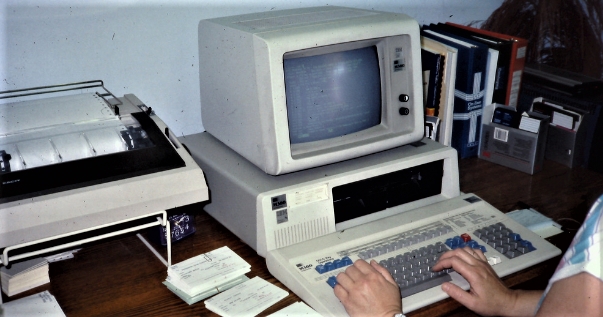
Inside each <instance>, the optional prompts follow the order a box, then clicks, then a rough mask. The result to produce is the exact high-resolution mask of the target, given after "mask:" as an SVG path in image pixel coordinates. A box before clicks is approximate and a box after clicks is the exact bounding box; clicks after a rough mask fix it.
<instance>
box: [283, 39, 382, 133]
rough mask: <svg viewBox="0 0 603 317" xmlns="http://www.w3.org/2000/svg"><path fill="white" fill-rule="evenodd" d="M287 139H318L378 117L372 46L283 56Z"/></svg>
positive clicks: (359, 127) (378, 95)
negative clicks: (305, 55) (287, 122)
mask: <svg viewBox="0 0 603 317" xmlns="http://www.w3.org/2000/svg"><path fill="white" fill-rule="evenodd" d="M283 63H284V75H285V94H286V100H287V117H288V121H289V137H290V141H291V144H298V143H305V142H313V141H321V140H326V139H331V138H335V137H340V136H343V135H347V134H350V133H354V132H358V131H362V130H365V129H368V128H371V127H373V126H376V125H379V124H380V123H381V78H380V69H379V60H378V54H377V48H376V47H375V46H370V47H365V48H359V49H354V50H349V51H341V52H334V53H328V54H322V55H315V56H307V57H298V58H289V59H288V58H286V57H285V59H284V61H283Z"/></svg>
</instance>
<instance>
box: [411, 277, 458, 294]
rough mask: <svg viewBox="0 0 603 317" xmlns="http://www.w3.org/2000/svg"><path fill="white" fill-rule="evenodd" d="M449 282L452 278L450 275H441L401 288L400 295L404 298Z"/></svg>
mask: <svg viewBox="0 0 603 317" xmlns="http://www.w3.org/2000/svg"><path fill="white" fill-rule="evenodd" d="M451 280H452V278H451V277H450V274H442V275H439V276H436V277H434V278H431V279H429V280H426V281H421V282H418V283H416V284H412V285H409V286H406V287H404V288H401V289H400V294H401V296H402V297H403V298H404V297H407V296H410V295H413V294H416V293H418V292H421V291H424V290H426V289H429V288H432V287H434V286H438V285H440V284H442V283H444V282H448V281H451Z"/></svg>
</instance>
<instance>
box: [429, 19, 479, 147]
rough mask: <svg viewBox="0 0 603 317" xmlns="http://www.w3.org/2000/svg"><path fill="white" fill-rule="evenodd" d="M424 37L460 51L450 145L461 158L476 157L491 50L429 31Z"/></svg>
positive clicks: (477, 44)
mask: <svg viewBox="0 0 603 317" xmlns="http://www.w3.org/2000/svg"><path fill="white" fill-rule="evenodd" d="M421 34H422V35H423V36H426V37H429V38H431V39H434V40H436V41H439V42H441V43H444V44H446V45H450V46H452V47H455V48H456V49H457V50H458V55H457V68H456V79H455V83H454V86H455V88H454V114H453V123H452V142H451V143H452V147H453V148H455V149H456V150H457V151H458V153H459V155H460V157H461V158H467V157H474V156H477V152H478V145H479V135H480V130H481V117H482V108H483V105H484V89H485V77H486V76H485V72H486V65H487V58H488V47H487V46H486V45H483V44H481V43H478V42H475V41H470V40H465V39H461V38H460V37H455V36H449V35H444V34H441V33H439V32H436V31H433V30H429V29H422V30H421Z"/></svg>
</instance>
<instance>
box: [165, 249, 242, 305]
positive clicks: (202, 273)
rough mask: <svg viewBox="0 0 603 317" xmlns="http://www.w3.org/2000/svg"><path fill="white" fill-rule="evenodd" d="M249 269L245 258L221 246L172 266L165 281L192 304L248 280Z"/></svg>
mask: <svg viewBox="0 0 603 317" xmlns="http://www.w3.org/2000/svg"><path fill="white" fill-rule="evenodd" d="M250 270H251V266H250V265H249V264H248V263H247V262H245V260H243V259H242V258H241V257H240V256H238V255H237V254H236V253H234V252H233V251H232V250H231V249H229V248H228V247H222V248H219V249H216V250H214V251H211V252H208V253H205V254H201V255H198V256H195V257H192V258H190V259H188V260H185V261H182V262H180V263H177V264H174V265H172V266H170V267H169V268H168V276H167V278H166V280H165V281H164V282H163V284H164V285H166V286H167V288H168V289H170V290H171V291H172V292H174V293H175V294H176V295H178V297H180V298H182V300H184V301H185V302H187V303H188V304H189V305H191V304H193V303H196V302H198V301H200V300H202V299H205V298H207V297H209V296H212V295H214V294H216V293H218V292H221V291H224V290H226V289H229V288H231V287H233V286H235V285H237V284H240V283H242V282H244V281H246V280H248V278H247V277H246V276H245V273H247V272H249V271H250Z"/></svg>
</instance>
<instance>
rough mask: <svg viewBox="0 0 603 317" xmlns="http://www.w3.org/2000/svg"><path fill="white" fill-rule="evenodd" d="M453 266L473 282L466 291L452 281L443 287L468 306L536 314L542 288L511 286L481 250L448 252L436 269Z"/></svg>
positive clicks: (503, 313) (494, 313)
mask: <svg viewBox="0 0 603 317" xmlns="http://www.w3.org/2000/svg"><path fill="white" fill-rule="evenodd" d="M444 268H453V269H454V270H455V271H456V272H458V273H459V274H461V275H462V276H463V277H464V278H465V279H466V280H467V282H469V285H470V288H469V291H465V290H463V289H461V288H460V287H458V286H456V285H454V284H453V283H450V282H445V283H443V284H442V290H443V291H444V292H446V293H447V294H448V295H449V296H450V297H452V298H454V299H455V300H457V301H458V302H459V303H461V304H463V305H464V306H466V307H467V308H469V309H471V310H473V311H475V312H476V313H478V314H480V315H484V316H533V315H534V312H535V310H536V306H537V305H538V301H539V299H540V297H541V296H542V291H524V290H512V289H509V288H508V287H507V286H506V285H505V284H504V283H503V282H502V281H501V280H500V278H499V277H498V275H497V274H496V272H495V271H494V270H493V269H492V267H491V266H490V264H488V261H487V259H486V257H485V256H484V254H483V253H482V252H481V251H480V250H474V249H471V248H462V249H456V250H453V251H449V252H446V253H444V254H443V255H442V256H441V257H440V259H439V261H438V262H437V263H436V264H435V265H434V266H433V268H432V269H433V270H434V271H440V270H442V269H444Z"/></svg>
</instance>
